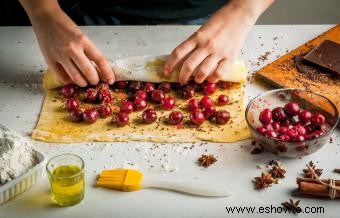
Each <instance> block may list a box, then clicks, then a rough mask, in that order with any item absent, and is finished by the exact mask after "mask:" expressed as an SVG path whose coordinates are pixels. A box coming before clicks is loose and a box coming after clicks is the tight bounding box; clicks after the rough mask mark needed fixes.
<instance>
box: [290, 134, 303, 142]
mask: <svg viewBox="0 0 340 218" xmlns="http://www.w3.org/2000/svg"><path fill="white" fill-rule="evenodd" d="M292 139H293V141H296V142H303V141H305V140H306V138H305V136H303V135H296V136H295V137H293V138H292Z"/></svg>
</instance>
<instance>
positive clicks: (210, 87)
mask: <svg viewBox="0 0 340 218" xmlns="http://www.w3.org/2000/svg"><path fill="white" fill-rule="evenodd" d="M216 89H217V86H216V83H210V82H207V81H206V82H204V83H203V84H202V91H203V93H204V94H205V95H212V94H214V93H215V92H216Z"/></svg>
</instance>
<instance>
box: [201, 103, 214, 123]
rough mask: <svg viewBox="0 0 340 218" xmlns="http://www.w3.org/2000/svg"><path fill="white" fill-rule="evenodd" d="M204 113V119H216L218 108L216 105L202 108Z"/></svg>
mask: <svg viewBox="0 0 340 218" xmlns="http://www.w3.org/2000/svg"><path fill="white" fill-rule="evenodd" d="M202 112H203V114H204V118H205V119H206V120H210V119H212V118H214V117H215V114H216V108H215V106H214V105H210V106H208V107H204V108H202Z"/></svg>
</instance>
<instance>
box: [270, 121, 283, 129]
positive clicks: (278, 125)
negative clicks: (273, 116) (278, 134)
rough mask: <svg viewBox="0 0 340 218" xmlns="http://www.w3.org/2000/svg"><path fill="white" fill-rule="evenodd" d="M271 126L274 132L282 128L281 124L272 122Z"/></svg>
mask: <svg viewBox="0 0 340 218" xmlns="http://www.w3.org/2000/svg"><path fill="white" fill-rule="evenodd" d="M271 126H272V127H273V129H274V130H277V129H279V128H280V127H281V125H280V123H279V122H272V123H271Z"/></svg>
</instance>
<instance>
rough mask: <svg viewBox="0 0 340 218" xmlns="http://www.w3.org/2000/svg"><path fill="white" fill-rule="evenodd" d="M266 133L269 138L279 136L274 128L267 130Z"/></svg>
mask: <svg viewBox="0 0 340 218" xmlns="http://www.w3.org/2000/svg"><path fill="white" fill-rule="evenodd" d="M264 135H265V136H266V137H268V138H277V133H276V132H275V131H273V130H267V131H266V132H265V133H264Z"/></svg>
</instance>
